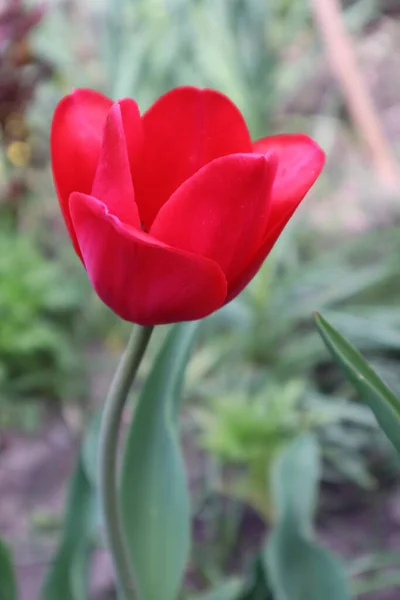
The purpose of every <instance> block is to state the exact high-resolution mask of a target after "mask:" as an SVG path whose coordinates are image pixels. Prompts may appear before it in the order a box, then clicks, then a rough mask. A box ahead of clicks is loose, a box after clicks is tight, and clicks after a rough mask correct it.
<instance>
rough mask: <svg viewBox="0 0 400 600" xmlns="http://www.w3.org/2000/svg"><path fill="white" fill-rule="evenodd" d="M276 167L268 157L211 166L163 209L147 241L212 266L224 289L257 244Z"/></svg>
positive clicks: (249, 157) (221, 160) (244, 157)
mask: <svg viewBox="0 0 400 600" xmlns="http://www.w3.org/2000/svg"><path fill="white" fill-rule="evenodd" d="M276 167H277V162H276V158H275V156H273V155H272V154H270V155H268V156H260V155H255V154H233V155H232V154H231V155H229V156H223V157H221V158H217V159H215V160H213V161H212V162H210V163H209V164H207V165H206V166H205V167H203V168H202V169H200V171H198V172H197V173H195V174H194V175H193V176H192V177H191V178H190V179H188V180H187V181H185V182H184V183H183V184H182V185H181V186H180V187H179V188H178V189H177V190H176V192H174V194H173V195H172V196H171V198H170V199H169V200H168V201H167V202H166V203H165V204H164V206H163V207H162V208H161V209H160V212H159V213H158V215H157V217H156V218H155V221H154V223H153V225H152V228H151V230H150V233H151V235H152V236H153V237H155V238H157V239H158V240H161V241H162V242H163V243H165V244H168V245H170V246H173V247H175V248H181V249H183V250H187V251H188V252H192V253H194V254H200V255H201V256H205V257H206V258H210V259H211V260H214V261H215V262H217V263H218V264H219V266H220V267H221V269H222V270H223V272H224V273H225V276H226V278H227V281H228V285H229V281H231V280H233V279H234V278H235V277H236V276H237V274H238V273H240V272H241V271H242V270H243V268H244V267H245V266H246V265H247V263H248V261H249V259H250V257H251V256H252V254H253V252H254V249H256V248H258V246H259V245H260V243H261V241H262V236H263V233H264V231H265V227H266V222H267V217H268V210H269V202H268V201H269V197H270V190H271V186H272V182H273V180H274V176H275V172H276Z"/></svg>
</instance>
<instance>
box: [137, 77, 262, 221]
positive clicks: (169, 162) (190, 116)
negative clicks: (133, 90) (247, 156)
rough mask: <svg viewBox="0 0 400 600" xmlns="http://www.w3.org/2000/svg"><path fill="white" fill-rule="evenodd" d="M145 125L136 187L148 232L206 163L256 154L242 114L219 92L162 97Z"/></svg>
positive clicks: (184, 92)
mask: <svg viewBox="0 0 400 600" xmlns="http://www.w3.org/2000/svg"><path fill="white" fill-rule="evenodd" d="M142 122H143V128H144V144H145V146H144V148H145V152H144V157H143V162H142V165H141V168H140V169H139V170H138V172H137V173H135V176H134V186H135V193H136V201H137V203H138V206H139V212H140V214H141V217H142V219H143V220H144V223H145V226H146V229H148V230H149V229H150V227H151V224H152V223H153V220H154V218H155V216H156V214H157V213H158V211H159V209H160V208H161V206H162V205H163V204H164V202H166V201H167V200H168V198H169V197H170V196H171V194H172V193H173V192H174V191H175V190H176V189H177V188H178V187H179V186H180V185H181V183H183V182H184V181H185V180H186V179H188V178H189V177H191V176H192V175H193V174H194V173H195V172H196V171H198V170H199V169H200V168H201V167H202V166H203V165H205V164H207V163H208V162H210V161H211V160H213V159H214V158H218V157H219V156H225V155H227V154H233V153H236V152H251V148H252V146H251V140H250V136H249V132H248V130H247V126H246V123H245V121H244V119H243V117H242V115H241V113H240V112H239V110H238V109H237V108H236V106H235V105H234V104H233V103H232V102H231V101H230V100H229V99H228V98H227V97H226V96H224V95H223V94H220V93H219V92H216V91H214V90H208V89H204V90H202V89H198V88H194V87H181V88H176V89H174V90H172V91H170V92H168V93H167V94H165V95H164V96H161V98H159V100H157V102H155V104H153V105H152V106H151V107H150V108H149V110H148V111H147V112H146V113H145V114H144V115H143V117H142Z"/></svg>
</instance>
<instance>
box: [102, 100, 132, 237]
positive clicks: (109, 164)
mask: <svg viewBox="0 0 400 600" xmlns="http://www.w3.org/2000/svg"><path fill="white" fill-rule="evenodd" d="M122 111H124V116H125V121H124V120H123V116H122ZM135 140H136V142H137V144H138V145H139V146H140V143H141V121H140V115H139V109H138V107H137V104H136V103H135V102H134V101H133V100H128V99H126V100H120V101H119V102H116V103H115V104H113V106H112V107H111V109H110V111H109V113H108V115H107V118H106V122H105V126H104V134H103V141H102V145H101V151H100V157H99V162H98V166H97V170H96V175H95V178H94V182H93V187H92V192H91V195H92V196H94V197H95V198H98V199H99V200H100V201H101V202H103V204H105V205H106V207H107V210H108V212H109V213H110V214H112V215H114V216H115V217H117V218H118V219H119V220H120V221H122V222H123V223H125V224H126V225H130V226H132V227H137V228H139V229H140V217H139V212H138V207H137V204H136V202H135V193H134V190H133V182H132V176H131V169H130V165H129V157H128V145H129V148H130V151H131V156H135V154H136V152H137V149H136V147H135Z"/></svg>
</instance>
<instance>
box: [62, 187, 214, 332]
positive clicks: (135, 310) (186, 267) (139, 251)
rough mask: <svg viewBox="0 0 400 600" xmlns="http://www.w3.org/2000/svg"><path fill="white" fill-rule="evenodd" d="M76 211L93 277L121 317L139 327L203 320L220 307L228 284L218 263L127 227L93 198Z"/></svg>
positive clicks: (76, 200) (77, 198)
mask: <svg viewBox="0 0 400 600" xmlns="http://www.w3.org/2000/svg"><path fill="white" fill-rule="evenodd" d="M70 210H71V216H72V220H73V224H74V227H75V231H76V234H77V237H78V240H79V245H80V248H81V251H82V256H83V259H84V262H85V266H86V270H87V272H88V276H89V279H90V281H91V283H92V285H93V287H94V289H95V290H96V292H97V294H98V295H99V297H100V298H101V299H102V300H103V302H104V303H105V304H106V305H107V306H108V307H109V308H111V309H112V310H113V311H114V312H115V313H116V314H117V315H119V316H120V317H122V318H123V319H126V320H127V321H132V322H134V323H138V324H139V325H157V324H163V323H173V322H176V321H190V320H194V319H200V318H202V317H205V316H206V315H208V314H210V313H211V312H213V311H214V310H216V309H217V308H219V307H220V306H221V305H222V304H223V303H224V301H225V297H226V280H225V277H224V275H223V273H222V271H221V269H220V268H219V267H218V265H217V264H216V263H214V262H213V261H211V260H208V259H206V258H202V257H200V256H195V255H193V254H189V253H188V252H184V251H181V250H175V249H173V248H169V247H168V246H165V245H164V244H162V243H161V242H158V241H157V240H155V239H153V238H152V237H151V236H149V235H148V234H146V233H143V232H142V231H140V230H138V229H135V228H132V227H129V226H126V225H123V224H122V223H121V222H120V221H119V220H118V219H117V218H116V217H114V216H112V215H110V214H109V213H108V211H107V208H106V207H105V205H104V204H102V203H101V202H99V201H98V200H97V199H96V198H93V197H92V196H87V195H85V194H79V193H74V194H72V195H71V198H70Z"/></svg>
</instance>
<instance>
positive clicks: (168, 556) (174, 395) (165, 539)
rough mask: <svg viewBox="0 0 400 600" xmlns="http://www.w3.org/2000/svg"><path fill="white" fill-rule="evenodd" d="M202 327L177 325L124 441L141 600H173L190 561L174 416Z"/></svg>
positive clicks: (127, 516) (127, 510) (125, 492)
mask: <svg viewBox="0 0 400 600" xmlns="http://www.w3.org/2000/svg"><path fill="white" fill-rule="evenodd" d="M198 328H199V323H197V322H196V323H185V324H179V325H175V326H174V327H173V329H172V330H171V332H170V334H169V335H168V337H167V339H166V341H165V343H164V345H163V347H162V348H161V351H160V352H159V354H158V356H157V358H156V360H155V363H154V367H153V369H152V370H151V372H150V374H149V376H148V378H147V381H146V383H145V385H144V387H143V390H142V393H141V395H140V398H139V402H138V405H137V408H136V410H135V413H134V415H133V419H132V423H131V426H130V430H129V433H128V436H127V440H126V446H125V452H124V458H123V465H122V478H121V488H120V502H121V509H122V517H123V527H124V532H125V540H126V545H127V549H128V551H129V555H130V558H131V561H132V566H133V570H134V573H135V579H136V583H137V588H138V592H139V598H140V599H141V600H160V598H162V600H176V597H177V594H178V590H179V587H180V584H181V580H182V576H183V572H184V569H185V565H186V562H187V559H188V553H189V540H190V511H189V497H188V490H187V482H186V475H185V469H184V464H183V460H182V456H181V452H180V448H179V440H178V423H177V414H178V407H179V400H180V395H181V387H182V382H183V376H184V372H185V368H186V364H187V362H188V358H189V353H190V350H191V348H192V345H193V343H194V340H195V336H196V333H197V331H198Z"/></svg>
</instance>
